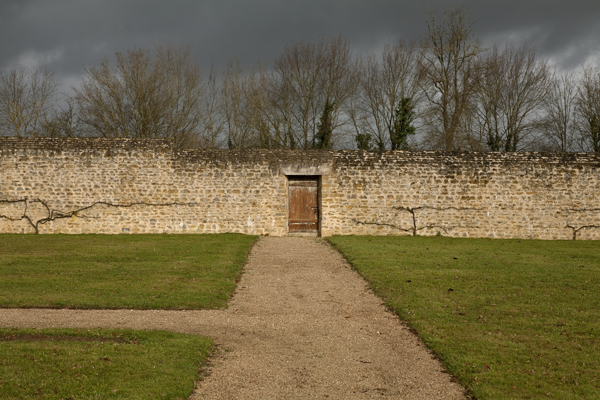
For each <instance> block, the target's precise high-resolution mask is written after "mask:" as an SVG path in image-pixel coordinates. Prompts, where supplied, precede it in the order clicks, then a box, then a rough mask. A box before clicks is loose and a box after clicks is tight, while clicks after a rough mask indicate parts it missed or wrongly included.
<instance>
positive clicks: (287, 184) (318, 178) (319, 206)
mask: <svg viewBox="0 0 600 400" xmlns="http://www.w3.org/2000/svg"><path fill="white" fill-rule="evenodd" d="M286 178H287V179H286V182H285V188H286V192H287V193H286V207H285V208H286V214H287V220H286V222H285V230H286V233H287V235H288V236H315V233H316V236H317V237H318V236H321V218H322V215H323V213H322V212H321V210H322V200H321V199H322V197H323V196H322V195H321V175H295V174H293V175H286ZM290 178H291V179H292V180H293V179H294V178H309V179H314V180H316V181H317V230H316V232H315V233H313V232H290Z"/></svg>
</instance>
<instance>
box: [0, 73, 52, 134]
mask: <svg viewBox="0 0 600 400" xmlns="http://www.w3.org/2000/svg"><path fill="white" fill-rule="evenodd" d="M56 87H57V84H56V81H55V80H54V76H53V75H52V74H51V73H50V72H48V71H43V72H41V73H40V72H38V71H37V70H32V71H30V72H26V71H25V70H16V69H12V70H10V71H8V72H0V135H2V136H16V137H25V136H38V135H39V125H40V123H41V122H42V121H43V119H44V115H45V113H46V112H47V111H48V108H49V106H50V105H51V104H52V103H53V96H54V93H55V91H56Z"/></svg>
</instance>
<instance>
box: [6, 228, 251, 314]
mask: <svg viewBox="0 0 600 400" xmlns="http://www.w3.org/2000/svg"><path fill="white" fill-rule="evenodd" d="M255 240H256V237H255V236H246V235H240V234H221V235H10V234H3V235H0V307H5V308H7V307H40V308H83V309H102V308H104V309H116V308H134V309H201V308H221V307H225V306H226V304H227V301H228V299H229V298H230V296H231V294H232V293H233V291H234V289H235V285H236V281H237V279H238V278H239V276H240V274H241V270H242V267H243V266H244V263H245V261H246V256H247V254H248V252H249V251H250V247H251V246H252V244H253V243H254V241H255Z"/></svg>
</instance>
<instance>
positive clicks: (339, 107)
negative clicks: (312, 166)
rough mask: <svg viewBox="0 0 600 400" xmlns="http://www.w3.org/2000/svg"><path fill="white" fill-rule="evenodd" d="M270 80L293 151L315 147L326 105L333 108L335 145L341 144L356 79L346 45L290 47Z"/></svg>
mask: <svg viewBox="0 0 600 400" xmlns="http://www.w3.org/2000/svg"><path fill="white" fill-rule="evenodd" d="M271 79H272V82H271V90H270V96H272V98H273V99H276V101H280V102H281V104H280V105H279V106H278V107H277V111H278V113H279V115H278V116H277V120H278V123H280V124H281V125H278V126H279V127H280V129H281V130H282V132H284V134H291V135H293V137H292V138H290V140H288V142H289V143H290V145H291V147H299V148H310V147H313V146H314V145H315V143H316V142H315V140H316V134H317V132H318V130H319V128H318V125H319V121H320V117H321V116H322V114H323V111H324V109H325V106H326V104H329V105H330V108H331V109H330V111H329V115H330V119H331V127H332V132H333V136H332V141H333V142H332V143H333V145H334V146H335V144H336V142H337V143H339V142H340V140H341V138H340V135H341V134H343V132H341V131H340V128H341V127H342V126H344V125H346V124H347V123H348V120H347V118H344V115H343V108H344V104H345V103H346V102H347V101H348V99H349V98H350V97H351V96H352V95H353V93H354V91H355V90H356V79H357V74H356V68H355V66H354V62H353V60H352V57H351V54H350V46H349V44H348V42H347V41H345V40H343V39H342V38H341V37H340V38H337V39H333V40H325V39H321V40H319V41H317V42H310V43H296V44H293V45H291V46H288V47H286V49H285V52H284V54H283V55H282V56H280V57H278V58H277V59H276V60H275V63H274V66H273V74H272V76H271ZM278 134H280V133H278Z"/></svg>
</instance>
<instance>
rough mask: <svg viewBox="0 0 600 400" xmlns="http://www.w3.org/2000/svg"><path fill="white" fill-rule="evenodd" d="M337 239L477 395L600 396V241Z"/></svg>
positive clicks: (377, 289)
mask: <svg viewBox="0 0 600 400" xmlns="http://www.w3.org/2000/svg"><path fill="white" fill-rule="evenodd" d="M329 242H330V243H331V244H333V246H334V247H336V248H337V249H339V250H340V251H341V252H342V253H343V254H344V255H345V256H346V257H347V259H348V260H349V261H350V262H351V263H352V265H353V266H354V267H355V268H356V269H357V270H358V271H359V272H360V274H362V276H364V277H365V278H366V279H367V280H368V281H369V282H370V285H371V287H372V288H373V290H374V291H375V292H376V293H377V294H378V295H379V296H380V297H382V298H383V299H384V300H385V302H386V304H387V305H388V306H389V307H391V308H392V309H393V310H395V311H396V312H397V313H398V314H399V315H400V317H401V318H402V319H404V320H405V321H407V322H408V324H409V325H410V326H411V327H412V328H414V330H415V331H416V332H417V333H418V334H419V336H420V337H421V338H422V339H423V341H424V342H425V344H426V345H427V346H428V347H429V348H431V349H432V350H433V351H434V352H435V353H436V354H437V355H438V357H439V358H440V359H441V361H442V362H443V364H444V365H445V366H446V368H447V369H448V370H449V372H450V373H452V374H453V375H455V376H456V377H457V378H458V379H459V380H460V382H461V383H462V384H463V385H464V386H465V387H466V388H468V389H469V390H470V391H471V393H472V394H473V396H474V397H475V398H477V399H538V398H541V399H544V398H555V399H598V398H600V340H599V339H600V243H598V242H597V241H537V240H497V239H496V240H494V239H455V238H445V237H365V236H363V237H353V236H338V237H332V238H330V239H329Z"/></svg>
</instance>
